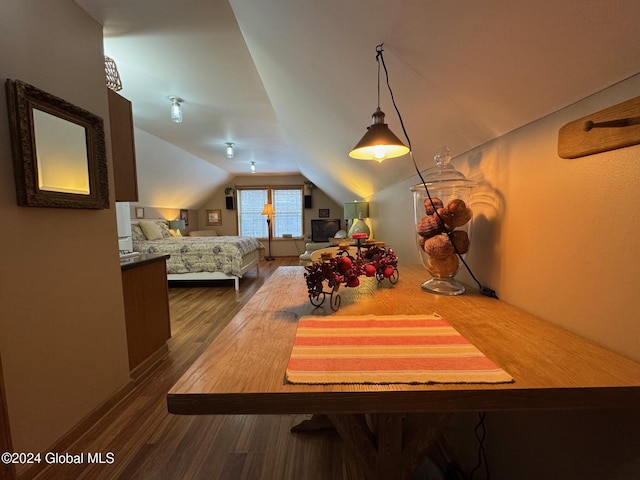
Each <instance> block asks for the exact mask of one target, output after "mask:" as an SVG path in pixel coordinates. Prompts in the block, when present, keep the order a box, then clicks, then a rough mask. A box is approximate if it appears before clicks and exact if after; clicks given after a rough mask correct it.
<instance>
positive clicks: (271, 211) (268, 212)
mask: <svg viewBox="0 0 640 480" xmlns="http://www.w3.org/2000/svg"><path fill="white" fill-rule="evenodd" d="M275 214H276V212H275V210H274V209H273V205H271V204H270V203H265V204H264V207H263V209H262V215H269V216H271V215H275Z"/></svg>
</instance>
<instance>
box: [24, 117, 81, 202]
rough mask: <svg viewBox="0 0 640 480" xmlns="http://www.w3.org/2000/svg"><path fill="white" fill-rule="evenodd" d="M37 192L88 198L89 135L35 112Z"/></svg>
mask: <svg viewBox="0 0 640 480" xmlns="http://www.w3.org/2000/svg"><path fill="white" fill-rule="evenodd" d="M33 132H34V135H35V142H36V162H37V164H38V188H39V189H40V190H48V191H50V192H66V193H77V194H82V195H88V194H89V193H90V190H89V169H88V165H87V157H88V153H87V143H86V141H85V137H86V131H85V129H84V128H83V127H81V126H80V125H76V124H75V123H71V122H67V121H65V120H62V119H61V118H58V117H54V116H53V115H50V114H48V113H47V112H43V111H42V110H38V109H37V108H34V109H33Z"/></svg>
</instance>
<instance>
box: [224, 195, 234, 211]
mask: <svg viewBox="0 0 640 480" xmlns="http://www.w3.org/2000/svg"><path fill="white" fill-rule="evenodd" d="M224 199H225V201H226V202H227V210H235V209H236V205H235V204H236V202H235V198H234V197H224Z"/></svg>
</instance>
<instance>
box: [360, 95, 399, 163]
mask: <svg viewBox="0 0 640 480" xmlns="http://www.w3.org/2000/svg"><path fill="white" fill-rule="evenodd" d="M372 119H373V124H372V125H370V126H369V127H367V133H365V134H364V137H362V139H361V140H360V141H359V142H358V144H357V145H356V146H355V147H353V150H351V151H350V152H349V156H350V157H351V158H355V159H358V160H376V161H378V162H382V161H383V160H385V159H387V158H394V157H399V156H401V155H405V154H407V153H409V147H407V146H406V145H405V144H404V143H402V141H401V140H400V139H399V138H398V137H396V136H395V135H394V133H393V132H392V131H391V130H389V126H388V125H387V124H386V123H384V112H383V111H382V110H380V107H378V108H377V109H376V111H375V113H374V114H373V115H372Z"/></svg>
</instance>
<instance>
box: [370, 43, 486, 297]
mask: <svg viewBox="0 0 640 480" xmlns="http://www.w3.org/2000/svg"><path fill="white" fill-rule="evenodd" d="M383 45H384V44H382V43H381V44H380V45H377V46H376V62H378V108H379V107H380V64H381V63H382V68H383V69H384V75H385V79H386V82H387V89H388V90H389V95H390V96H391V103H392V104H393V108H394V109H395V111H396V113H397V114H398V120H400V126H401V127H402V133H403V134H404V137H405V138H406V139H407V143H408V144H409V145H408V147H409V156H410V157H411V161H412V162H413V166H414V168H415V169H416V172H417V173H418V177H419V178H420V181H421V182H422V185H423V186H424V191H425V192H426V193H427V198H429V202H431V206H432V207H433V210H434V212H435V214H436V215H437V217H438V220H439V221H440V223H441V224H442V225H444V220H443V219H442V217H441V216H440V214H439V213H438V209H437V208H436V206H435V204H434V203H433V199H432V198H431V194H430V193H429V188H428V187H427V182H426V181H425V180H424V177H423V176H422V174H421V173H420V169H419V168H418V164H417V163H416V159H415V158H414V156H413V147H412V146H411V139H410V138H409V134H408V133H407V129H406V128H405V126H404V120H403V119H402V115H401V114H400V110H399V109H398V105H396V99H395V97H394V96H393V90H392V89H391V85H390V84H389V72H388V70H387V65H386V64H385V63H384V56H383V55H382V51H383V49H382V46H383ZM445 233H446V234H447V237H449V241H450V242H451V244H452V245H453V249H454V250H455V252H456V255H458V258H459V259H460V261H461V262H462V264H463V265H464V268H466V270H467V272H469V275H471V278H472V279H473V281H474V282H476V284H477V285H478V289H479V291H480V293H481V294H482V295H485V296H487V297H492V298H498V295H496V292H495V291H494V290H492V289H491V288H489V287H485V286H483V285H482V284H481V283H480V281H479V280H478V279H477V278H476V276H475V275H474V274H473V272H472V271H471V267H469V265H468V264H467V262H466V261H465V259H464V258H463V257H462V254H461V253H460V250H458V247H457V246H456V244H455V242H454V241H453V238H452V237H451V232H449V231H447V230H446V229H445Z"/></svg>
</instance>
